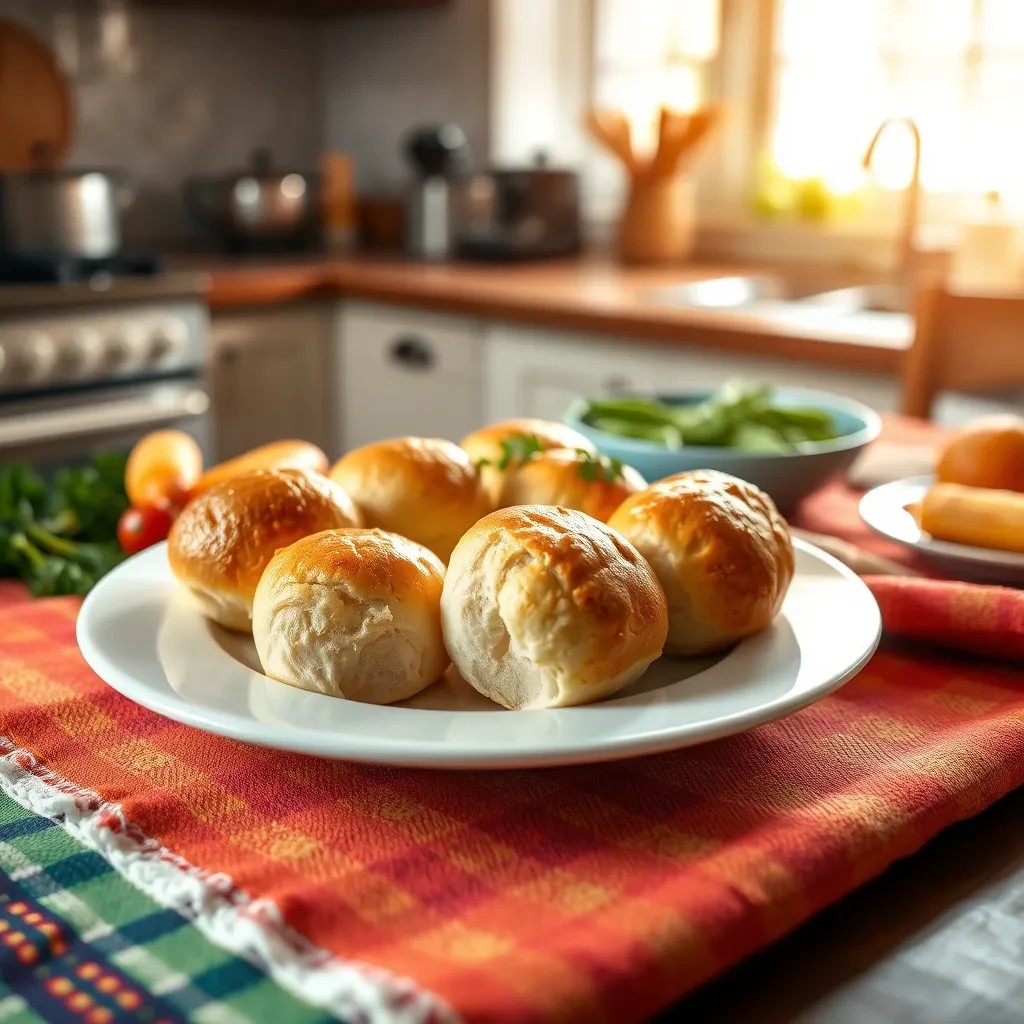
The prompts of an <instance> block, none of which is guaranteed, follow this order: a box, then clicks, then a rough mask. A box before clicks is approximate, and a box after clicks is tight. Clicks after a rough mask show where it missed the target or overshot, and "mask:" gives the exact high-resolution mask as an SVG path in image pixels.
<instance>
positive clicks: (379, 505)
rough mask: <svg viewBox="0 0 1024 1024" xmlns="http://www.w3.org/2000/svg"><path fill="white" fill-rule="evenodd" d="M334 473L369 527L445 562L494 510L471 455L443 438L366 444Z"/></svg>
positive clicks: (415, 438) (422, 438)
mask: <svg viewBox="0 0 1024 1024" xmlns="http://www.w3.org/2000/svg"><path fill="white" fill-rule="evenodd" d="M330 477H331V479H332V480H334V481H336V482H337V483H339V484H341V486H342V487H343V488H344V489H345V490H346V491H347V492H348V493H349V494H350V495H351V496H352V499H353V501H355V503H356V504H357V505H358V506H359V509H360V510H361V512H362V514H363V519H364V522H365V525H367V526H376V527H379V528H380V529H382V530H389V531H391V532H393V533H400V534H401V535H402V536H403V537H408V538H409V539H410V540H414V541H416V543H417V544H422V545H423V546H424V547H427V548H430V550H431V551H433V552H434V554H435V555H437V557H438V558H440V559H441V560H442V561H447V560H448V556H449V555H450V554H451V553H452V548H453V547H455V544H456V542H457V541H458V539H459V538H460V537H461V536H462V535H463V534H464V533H465V532H466V530H468V529H469V528H470V527H471V526H472V525H473V523H475V522H476V521H477V520H478V519H479V518H480V517H481V516H485V515H487V513H488V512H490V511H491V509H493V508H494V504H493V503H492V501H491V500H490V498H489V497H488V495H487V492H486V491H485V489H484V486H483V483H482V481H481V479H480V473H479V470H478V469H477V467H476V466H475V465H473V463H472V461H471V460H470V457H469V455H468V454H467V453H466V452H465V451H463V449H461V448H460V447H459V446H458V445H455V444H452V442H451V441H443V440H441V439H440V438H432V437H396V438H393V439H391V440H389V441H377V442H376V443H374V444H367V445H363V447H362V448H356V449H355V450H353V451H351V452H349V453H348V455H346V456H345V457H344V458H342V459H341V460H339V461H338V462H336V463H335V464H334V466H333V467H332V468H331V471H330Z"/></svg>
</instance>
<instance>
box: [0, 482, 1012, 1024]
mask: <svg viewBox="0 0 1024 1024" xmlns="http://www.w3.org/2000/svg"><path fill="white" fill-rule="evenodd" d="M853 500H854V495H852V494H851V493H849V492H848V491H845V490H844V488H843V487H842V486H841V485H836V486H834V487H830V488H829V489H827V490H826V491H823V492H822V494H821V495H819V496H817V497H816V498H815V499H814V500H813V501H812V502H811V503H810V504H809V506H808V508H807V509H805V513H804V515H805V516H806V522H807V525H808V526H810V527H811V528H812V529H818V530H820V529H822V527H823V525H825V519H824V518H823V516H822V515H821V514H820V512H818V511H817V510H816V507H815V502H820V503H822V504H828V505H830V506H834V507H837V508H842V509H844V510H848V508H849V506H850V503H851V502H852V501H853ZM837 532H842V529H841V528H840V529H839V530H838V531H837ZM858 539H861V538H859V537H858ZM870 582H871V585H872V587H873V588H874V589H875V592H876V594H877V595H878V597H879V600H880V604H881V605H882V607H883V615H884V618H885V621H886V626H887V629H888V630H889V633H890V640H889V641H888V642H887V643H886V644H885V645H884V646H883V649H882V650H881V651H880V652H879V653H878V654H877V655H876V656H875V658H874V659H873V660H872V662H871V663H870V664H869V666H868V667H867V669H866V670H865V671H864V672H863V673H861V675H860V676H859V677H858V678H857V679H856V680H854V681H853V682H852V683H850V684H848V685H847V686H845V687H844V688H842V689H841V690H840V691H838V692H837V693H836V694H835V695H833V696H832V697H830V698H828V699H826V700H823V701H820V702H818V703H817V704H815V705H813V706H812V707H810V708H807V709H805V710H804V711H802V712H800V713H798V714H795V715H792V716H790V717H789V718H787V719H784V720H782V721H779V722H775V723H772V724H770V725H767V726H763V727H761V728H758V729H755V730H753V731H751V732H749V733H746V734H744V735H742V736H737V737H733V738H730V739H727V740H723V741H720V742H717V743H714V744H709V745H706V746H703V747H699V748H695V749H691V750H684V751H678V752H676V753H672V754H665V755H659V756H657V757H648V758H641V759H637V760H634V761H629V762H624V763H620V764H613V765H604V766H589V767H578V768H564V769H549V770H544V771H534V772H502V773H474V772H465V773H437V772H427V771H412V770H399V769H390V768H382V767H373V766H360V765H353V764H346V763H339V762H330V761H324V760H317V759H313V758H307V757H302V756H298V755H285V754H279V753H275V752H273V751H267V750H260V749H256V748H252V747H249V746H247V745H245V744H241V743H236V742H233V741H229V740H225V739H221V738H219V737H213V736H208V735H205V734H203V733H199V732H197V731H195V730H193V729H190V728H188V727H186V726H182V725H178V724H176V723H173V722H169V721H167V720H165V719H162V718H160V717H159V716H156V715H153V714H151V713H149V712H146V711H144V710H142V709H139V708H137V707H135V706H134V705H132V704H131V703H129V702H128V701H126V700H124V699H123V698H121V697H120V696H119V695H117V694H116V693H114V692H113V691H111V690H110V689H109V688H107V687H106V686H104V685H103V684H102V683H101V682H100V681H99V680H98V679H96V677H95V676H93V675H92V673H91V672H90V671H89V670H88V669H87V668H86V667H85V665H84V663H83V662H82V661H81V658H80V656H79V654H78V652H77V649H76V648H75V646H74V635H73V626H74V617H75V610H76V609H75V606H74V604H72V603H69V602H66V601H41V602H36V603H34V604H25V603H21V602H15V603H13V604H9V605H8V606H7V608H6V609H2V610H0V733H2V734H3V735H4V736H6V737H7V738H8V740H9V744H10V745H9V746H8V747H7V748H6V754H5V755H4V756H2V757H0V767H2V768H3V771H2V772H0V783H2V784H3V785H4V788H5V790H6V791H7V792H8V794H9V795H12V796H14V797H15V799H17V801H18V803H19V804H20V805H21V806H23V807H27V808H28V809H29V810H32V811H33V812H35V813H36V814H41V815H42V816H43V817H44V818H48V819H51V820H53V819H57V820H59V821H60V822H61V824H62V827H63V828H64V829H65V830H70V831H71V832H72V833H73V834H74V835H75V836H76V838H77V839H78V840H79V841H81V842H83V843H84V844H85V845H86V846H87V847H88V848H89V849H91V850H93V851H94V852H96V853H98V854H99V855H100V857H101V858H102V862H104V863H106V864H110V865H113V866H114V868H115V869H116V871H117V872H119V873H120V875H122V876H124V877H125V878H126V879H128V881H129V882H130V883H131V885H132V886H134V887H136V888H139V889H140V890H142V891H143V892H145V893H147V894H148V896H149V898H151V899H152V900H154V901H155V902H156V903H159V904H160V905H161V906H164V907H172V908H175V913H178V912H180V913H181V914H182V915H183V916H184V917H186V918H188V920H189V921H190V922H191V924H189V925H182V928H186V927H187V928H188V929H190V931H191V932H195V933H196V934H197V937H198V938H204V937H205V939H204V941H205V940H210V941H212V943H213V944H214V946H216V947H218V948H220V949H222V950H224V951H226V952H228V953H230V954H233V961H239V962H240V963H241V966H240V967H234V968H228V967H224V968H223V973H225V974H230V973H231V970H236V971H239V972H243V971H244V969H245V968H246V967H250V968H251V969H250V971H249V973H248V974H244V977H245V978H246V979H250V980H249V982H248V988H251V989H253V990H254V991H268V992H273V993H274V996H273V998H275V999H278V1000H284V999H286V998H289V997H288V996H286V994H285V993H286V992H292V993H295V994H299V995H300V996H301V997H302V999H304V1000H305V1002H306V1003H307V1004H309V1005H310V1006H320V1007H322V1008H324V1009H325V1011H327V1012H330V1013H332V1014H334V1015H335V1016H337V1017H339V1018H340V1019H343V1020H351V1021H356V1020H375V1021H429V1020H458V1019H464V1020H468V1021H509V1022H512V1021H516V1022H518V1021H578V1020H586V1021H608V1022H629V1021H640V1020H643V1019H644V1018H645V1017H647V1016H649V1015H650V1014H651V1013H653V1012H654V1011H656V1010H657V1009H658V1008H660V1007H662V1006H664V1005H666V1004H667V1003H669V1002H670V1001H672V1000H673V999H675V998H678V997H679V996H680V995H682V994H683V993H685V992H686V991H687V990H688V989H691V988H692V987H693V986H695V985H697V984H699V983H700V982H701V981H702V980H704V979H706V978H709V977H711V976H712V975H714V974H715V973H717V972H719V971H721V970H722V969H724V968H725V967H726V966H728V965H730V964H731V963H733V962H735V961H736V960H738V959H739V958H741V957H743V956H744V955H746V954H747V953H749V952H751V951H752V950H754V949H756V948H758V947H759V946H762V945H764V944H765V943H768V942H770V941H772V939H774V938H776V937H777V936H779V935H781V934H783V933H784V932H786V931H787V930H789V929H790V928H792V927H793V926H795V925H796V924H797V923H799V922H800V921H802V920H804V919H805V918H806V917H807V916H809V915H810V914H812V913H814V912H815V910H817V909H819V908H820V907H823V906H825V905H826V904H828V903H830V902H832V901H834V900H835V899H837V898H839V897H840V896H842V895H843V894H845V893H846V892H848V891H850V890H851V889H852V888H854V887H855V886H857V885H859V884H861V883H862V882H864V881H866V880H867V879H869V878H871V877H872V876H873V875H875V874H877V873H878V872H879V871H881V870H882V869H884V868H885V867H886V866H887V865H888V864H889V863H891V862H892V861H893V860H894V859H896V858H898V857H902V856H906V855H908V854H910V853H912V852H913V851H914V850H916V849H917V848H918V847H920V845H921V844H922V843H924V842H926V841H927V840H928V839H929V838H930V837H931V836H933V835H934V834H935V833H936V832H938V831H939V830H940V829H942V828H943V827H944V826H946V825H947V824H949V823H951V822H953V821H956V820H958V819H960V818H963V817H966V816H969V815H971V814H974V813H976V812H977V811H978V810H980V809H981V808H983V807H985V806H987V805H988V804H989V803H991V802H993V801H994V800H996V799H997V798H998V797H999V796H1001V795H1003V794H1004V793H1006V792H1007V791H1009V790H1010V789H1012V788H1014V787H1015V786H1017V785H1019V784H1020V783H1021V782H1022V781H1024V687H1022V685H1021V683H1022V676H1021V673H1020V671H1019V667H1018V663H1016V662H1013V661H1009V660H1006V659H1008V658H1019V657H1020V656H1021V654H1024V594H1021V593H1019V592H1016V591H1008V590H1002V589H999V588H979V587H970V586H963V585H955V584H954V585H949V584H940V583H935V584H932V583H928V582H927V581H925V582H923V583H922V582H914V581H907V580H893V579H885V580H872V581H870ZM835 628H842V624H841V623H836V624H835ZM908 637H917V638H920V639H924V640H927V641H928V642H929V643H928V645H927V646H919V645H916V644H913V643H908V641H907V638H908ZM947 642H948V643H952V644H953V645H954V646H955V647H956V648H957V649H958V650H959V651H961V652H962V651H972V652H974V653H972V654H971V655H970V656H965V655H964V654H962V653H956V652H954V651H952V650H950V649H948V648H944V647H942V646H940V645H941V644H944V643H947ZM996 644H998V645H999V646H998V647H996V646H994V645H996ZM978 652H981V653H982V654H990V653H999V654H1000V655H1001V656H1002V660H994V659H991V658H987V657H979V656H978ZM2 753H3V752H2V751H0V754H2ZM54 794H57V796H56V797H55V796H54ZM53 799H58V806H55V805H54V804H53V803H52V800H53ZM23 820H31V819H27V818H25V819H23ZM40 829H41V832H42V831H47V832H50V833H52V834H53V835H60V834H61V833H60V832H59V831H58V830H57V829H56V828H54V827H52V826H49V825H47V826H46V828H45V829H44V828H43V827H42V826H41V827H40ZM87 856H88V855H87ZM108 876H109V877H110V878H111V879H112V880H113V879H115V878H117V876H116V875H113V874H112V873H110V872H108ZM12 877H13V878H14V880H15V881H17V880H18V878H17V875H16V873H15V874H14V875H13V876H12ZM119 884H122V885H123V884H125V883H119ZM21 902H22V903H25V905H26V906H27V905H28V904H27V903H26V901H25V900H21ZM104 912H105V913H107V914H110V913H111V911H109V910H106V909H105V910H104ZM118 927H120V925H118ZM78 934H79V935H80V937H82V938H83V939H84V940H86V941H88V939H89V935H88V932H87V929H85V930H82V931H78ZM3 941H4V940H2V939H0V942H3ZM157 941H159V940H157ZM97 962H98V961H97ZM114 966H115V967H121V968H123V969H124V970H125V972H126V974H127V973H128V972H127V968H126V967H125V966H124V965H123V964H118V963H115V964H114ZM168 973H169V975H170V976H172V977H177V978H178V979H179V980H180V979H182V978H184V979H185V980H186V981H188V979H191V981H192V983H193V984H194V981H195V979H194V976H193V973H194V972H193V971H192V968H191V967H184V968H183V967H182V966H181V965H179V964H173V963H172V964H170V965H168ZM200 974H203V972H202V971H200ZM66 975H67V972H66V971H63V972H62V974H61V976H62V977H63V976H66ZM238 977H239V978H242V977H243V974H242V973H240V974H239V975H238ZM135 980H136V982H137V983H138V980H139V979H137V978H136V979H135ZM141 984H142V986H143V988H146V989H147V991H148V993H149V994H150V995H151V996H152V995H159V996H161V997H162V998H165V999H166V1001H167V1003H168V1006H169V1007H170V1009H169V1010H168V1013H170V1012H171V1011H172V1010H173V1011H176V1012H181V1010H180V1006H181V1004H180V1003H174V1002H173V1001H172V1000H170V999H169V997H167V993H168V992H170V991H172V990H176V989H177V988H178V987H180V986H176V985H175V984H174V982H168V983H167V986H168V987H167V988H166V989H165V988H156V987H154V986H155V984H156V983H155V982H150V981H149V980H148V979H142V981H141ZM237 984H238V987H237V988H233V989H231V990H230V992H224V991H223V990H218V992H217V994H216V995H214V996H213V997H212V998H213V999H215V1000H218V1001H219V1002H220V1003H226V1004H227V1005H228V1006H229V1007H230V1010H231V1011H232V1012H235V1013H237V1014H239V1019H245V1017H246V1015H248V1017H249V1019H254V1020H259V1021H263V1020H266V1021H276V1020H288V1019H291V1018H290V1017H288V1016H287V1014H286V1013H285V1012H284V1010H282V1009H280V1008H279V1007H281V1006H283V1005H284V1004H282V1003H276V1004H273V1005H272V1004H271V1003H270V1002H269V998H270V997H269V996H268V997H267V998H268V1002H267V1003H266V1006H265V1007H264V1006H263V1005H262V1004H261V1002H260V1001H259V1000H256V1001H255V1003H247V1004H245V1005H244V1006H243V1007H241V1008H239V1007H238V1006H236V1005H235V1003H236V1000H240V999H241V997H242V995H243V994H244V992H245V991H246V990H247V983H246V982H242V981H239V982H238V983H237ZM264 986H266V988H265V989H264ZM198 987H200V988H201V987H202V986H198ZM9 998H11V997H9ZM13 998H17V999H22V1000H24V1001H26V1003H27V1002H28V1001H27V998H26V995H25V994H24V993H23V992H21V990H20V988H19V989H18V991H17V994H16V996H14V997H13ZM12 1005H14V1006H15V1008H16V1009H17V1010H18V1012H21V1008H20V1004H12ZM0 1006H2V1004H0ZM37 1012H38V1011H37ZM200 1012H206V1011H200ZM216 1012H220V1007H218V1009H217V1011H216ZM225 1012H226V1011H225ZM308 1012H309V1013H311V1014H312V1013H313V1011H312V1010H309V1011H308ZM0 1019H2V1017H0ZM76 1019H81V1018H76ZM98 1019H102V1018H98ZM133 1019H134V1018H133ZM167 1019H174V1018H173V1016H169V1017H168V1018H167ZM192 1019H203V1018H202V1017H200V1016H198V1015H195V1016H193V1018H192ZM206 1019H209V1020H214V1019H225V1020H227V1019H234V1018H230V1017H223V1018H221V1017H217V1016H215V1011H213V1010H210V1011H208V1016H207V1018H206ZM296 1019H302V1018H299V1017H296Z"/></svg>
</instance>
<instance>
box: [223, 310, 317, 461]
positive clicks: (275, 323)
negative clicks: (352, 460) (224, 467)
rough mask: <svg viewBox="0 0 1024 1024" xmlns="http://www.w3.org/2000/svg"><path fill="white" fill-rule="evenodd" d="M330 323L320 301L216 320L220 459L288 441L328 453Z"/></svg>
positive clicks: (238, 312) (241, 312)
mask: <svg viewBox="0 0 1024 1024" xmlns="http://www.w3.org/2000/svg"><path fill="white" fill-rule="evenodd" d="M331 322H332V315H331V307H330V306H329V305H327V304H321V303H314V304H301V305H295V306H280V307H274V308H256V307H254V308H251V309H246V310H232V311H230V312H227V313H224V314H219V313H218V314H215V315H214V317H213V318H212V320H211V324H210V344H211V348H212V350H213V351H212V371H211V381H210V385H211V391H212V397H213V420H214V444H215V449H216V454H217V458H218V459H226V458H230V457H231V456H233V455H238V454H239V453H241V452H244V451H247V450H248V449H249V448H254V447H256V446H257V445H261V444H266V443H268V442H270V441H279V440H281V439H283V438H299V439H302V440H305V441H311V442H312V443H313V444H317V445H319V446H320V447H322V448H325V449H329V448H330V442H331V437H330V429H329V417H328V411H327V410H328V384H329V377H330V375H329V372H328V358H329V354H330V334H331ZM331 454H333V453H331Z"/></svg>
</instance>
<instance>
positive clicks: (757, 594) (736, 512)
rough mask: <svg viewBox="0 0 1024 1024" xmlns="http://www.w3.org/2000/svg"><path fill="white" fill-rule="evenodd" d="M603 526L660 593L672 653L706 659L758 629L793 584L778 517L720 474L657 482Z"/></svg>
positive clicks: (754, 493)
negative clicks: (654, 579) (633, 553)
mask: <svg viewBox="0 0 1024 1024" xmlns="http://www.w3.org/2000/svg"><path fill="white" fill-rule="evenodd" d="M608 525H609V526H610V527H612V528H613V529H615V530H618V531H619V533H621V534H622V535H623V536H624V537H625V538H626V539H627V540H629V541H631V542H632V543H633V544H634V545H635V546H636V548H637V550H638V551H639V552H640V553H641V554H642V555H643V556H644V558H646V559H647V561H648V562H650V564H651V566H652V568H653V569H654V571H655V573H656V574H657V576H658V579H659V580H660V581H661V585H662V587H664V589H665V594H666V596H667V597H668V620H669V632H668V643H667V645H666V647H665V649H666V651H668V652H669V653H672V654H709V653H712V652H714V651H720V650H723V649H724V648H726V647H728V646H729V645H730V644H732V643H734V642H735V641H737V640H739V639H741V638H742V637H745V636H749V635H750V634H752V633H756V632H758V631H759V630H762V629H765V628H766V627H767V626H768V625H769V624H770V623H771V621H772V619H774V618H775V616H776V614H777V613H778V611H779V608H780V607H781V606H782V599H783V598H784V597H785V596H786V591H787V589H788V588H789V583H790V580H792V578H793V546H792V543H791V541H790V538H789V529H788V528H787V526H786V521H785V520H784V519H783V518H782V516H780V515H779V513H778V511H777V510H776V508H775V505H774V504H773V503H772V500H771V498H769V497H768V495H766V494H765V493H764V492H763V491H761V490H759V489H758V488H757V487H755V486H754V485H753V484H748V483H746V482H745V481H743V480H737V479H736V477H733V476H729V475H728V474H727V473H719V472H716V471H715V470H705V469H698V470H693V471H691V472H687V473H678V474H676V475H675V476H670V477H666V478H665V479H664V480H659V481H658V482H657V483H654V484H651V486H650V487H648V488H647V489H646V490H644V491H641V492H640V493H639V494H634V495H633V496H632V497H630V498H627V499H626V500H625V501H624V502H623V503H622V505H621V507H620V508H619V509H618V510H617V511H616V512H615V514H614V515H613V516H612V517H611V519H609V520H608Z"/></svg>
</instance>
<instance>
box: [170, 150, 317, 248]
mask: <svg viewBox="0 0 1024 1024" xmlns="http://www.w3.org/2000/svg"><path fill="white" fill-rule="evenodd" d="M185 201H186V203H187V204H188V206H189V208H190V209H191V210H192V211H193V212H194V213H195V214H196V215H197V216H198V217H200V218H201V219H202V220H203V221H205V222H206V223H208V224H211V225H212V226H213V227H215V228H216V229H217V230H218V231H220V232H221V233H222V234H223V235H225V236H226V237H227V238H228V240H229V241H233V242H260V241H275V240H280V241H284V240H289V239H293V240H300V239H302V238H303V237H307V236H309V235H310V234H311V233H312V232H313V230H314V229H315V227H316V225H317V222H318V216H317V213H318V205H317V183H316V180H315V178H314V176H313V175H312V174H307V173H305V172H303V171H284V170H278V169H276V168H274V167H273V164H272V162H271V159H270V153H269V152H268V151H267V150H265V149H259V150H256V151H255V152H254V153H253V155H252V159H251V164H250V167H249V168H248V169H247V170H244V171H240V172H237V173H234V174H226V175H224V176H222V177H219V178H193V179H192V180H190V181H187V182H185Z"/></svg>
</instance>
